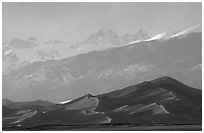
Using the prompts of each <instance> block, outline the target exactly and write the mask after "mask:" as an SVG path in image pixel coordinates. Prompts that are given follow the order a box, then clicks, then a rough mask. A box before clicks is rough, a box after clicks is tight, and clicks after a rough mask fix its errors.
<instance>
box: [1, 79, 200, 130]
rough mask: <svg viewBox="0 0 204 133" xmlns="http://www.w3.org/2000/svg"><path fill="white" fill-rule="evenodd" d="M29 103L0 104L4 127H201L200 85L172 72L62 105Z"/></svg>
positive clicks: (25, 128) (60, 128) (143, 128)
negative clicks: (191, 83) (187, 81)
mask: <svg viewBox="0 0 204 133" xmlns="http://www.w3.org/2000/svg"><path fill="white" fill-rule="evenodd" d="M3 101H5V100H3ZM6 101H8V99H7V100H6ZM41 102H43V101H41ZM24 103H26V102H24ZM28 103H30V104H24V106H22V104H20V103H19V102H17V103H16V102H9V103H8V102H4V103H3V107H2V109H3V111H2V112H3V117H2V119H3V130H158V129H160V130H162V129H163V130H171V126H173V129H174V130H201V126H199V125H201V124H202V92H201V90H198V89H195V88H192V87H189V86H186V85H185V84H183V83H181V82H179V81H177V80H175V79H173V78H170V77H160V78H157V79H154V80H150V81H144V82H141V83H139V84H134V85H132V86H129V87H126V88H123V89H118V90H115V91H112V92H109V93H105V94H100V95H91V94H86V95H84V96H81V97H79V98H76V99H74V100H72V101H69V102H67V103H64V104H54V103H52V104H50V103H49V104H48V105H45V104H44V105H41V106H39V104H36V103H39V102H36V101H34V102H28ZM31 103H32V104H31ZM43 103H46V101H44V102H43ZM10 104H13V105H15V106H16V108H15V109H14V108H12V107H14V106H10ZM185 125H187V127H185ZM148 126H155V127H154V128H148ZM156 126H160V128H158V127H156ZM146 127H147V128H146ZM161 127H163V128H162V129H161ZM157 128H158V129H157Z"/></svg>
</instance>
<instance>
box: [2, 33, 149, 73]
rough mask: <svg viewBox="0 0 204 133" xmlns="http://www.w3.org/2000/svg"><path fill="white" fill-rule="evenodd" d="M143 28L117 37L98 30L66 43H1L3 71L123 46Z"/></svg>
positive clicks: (32, 39)
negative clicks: (85, 36)
mask: <svg viewBox="0 0 204 133" xmlns="http://www.w3.org/2000/svg"><path fill="white" fill-rule="evenodd" d="M147 38H148V35H147V33H146V32H145V31H144V30H139V31H138V32H137V33H136V34H135V35H130V34H126V35H124V36H121V37H119V35H118V34H117V33H115V32H114V31H113V30H110V29H109V30H104V29H101V30H99V31H98V32H96V33H93V34H92V35H90V36H89V37H88V38H87V39H86V40H85V41H82V42H77V43H74V44H73V43H70V42H64V41H61V40H55V39H51V40H48V41H46V42H44V41H42V40H40V39H37V38H35V37H30V38H28V39H27V40H22V39H13V40H11V41H10V42H4V43H3V45H2V46H3V53H2V54H3V55H2V56H3V74H7V73H9V72H12V71H14V70H17V69H19V68H21V67H23V66H25V65H27V64H30V63H34V62H37V61H46V60H59V59H63V58H66V57H70V56H74V55H77V54H80V53H87V52H89V51H93V50H101V49H105V48H109V47H114V46H116V45H123V44H125V43H129V42H131V41H135V40H138V39H147Z"/></svg>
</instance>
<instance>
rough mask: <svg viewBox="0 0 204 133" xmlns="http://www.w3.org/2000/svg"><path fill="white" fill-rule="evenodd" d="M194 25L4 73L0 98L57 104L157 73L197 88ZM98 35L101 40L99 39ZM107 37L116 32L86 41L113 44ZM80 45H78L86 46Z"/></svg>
mask: <svg viewBox="0 0 204 133" xmlns="http://www.w3.org/2000/svg"><path fill="white" fill-rule="evenodd" d="M195 28H197V26H196V27H193V28H190V29H187V30H184V31H179V30H175V31H174V32H167V33H165V34H164V33H163V34H162V35H157V36H154V37H151V38H150V37H149V38H148V39H144V38H143V39H139V40H136V41H133V42H130V43H127V44H120V43H116V44H118V45H116V44H115V45H114V46H115V47H108V48H105V49H98V50H90V52H87V53H82V54H77V55H76V56H72V57H68V58H64V59H60V60H45V61H36V62H34V63H30V64H27V65H25V66H24V67H21V68H19V69H17V70H15V71H12V72H9V73H7V74H5V75H3V80H2V83H3V84H2V88H3V98H9V99H12V100H14V101H19V102H20V101H27V100H37V99H42V100H48V101H51V102H60V101H64V100H72V99H75V98H77V97H79V96H81V95H85V94H87V93H91V94H93V95H96V94H101V93H107V92H110V91H113V90H116V89H119V88H125V87H127V86H130V85H132V84H135V83H139V82H142V81H144V80H150V79H154V78H158V77H161V76H171V77H173V78H175V79H177V80H179V81H181V82H183V83H185V84H187V85H189V86H191V87H194V88H198V89H201V88H202V73H201V72H202V33H200V32H191V31H192V30H193V29H195ZM104 33H105V34H104ZM143 33H145V32H143V31H142V30H140V31H139V32H138V33H137V35H142V36H143ZM106 35H107V36H106ZM98 36H102V37H99V38H105V39H98V42H97V41H96V40H97V37H98ZM133 36H134V35H133ZM110 38H116V40H117V38H118V36H117V35H116V34H115V33H114V32H113V31H111V30H108V31H104V30H100V31H99V32H98V33H97V34H96V36H94V35H91V37H90V38H89V39H88V40H86V41H85V42H84V44H88V42H89V43H90V44H91V45H92V43H93V42H94V44H97V45H101V44H102V43H101V42H105V41H104V40H108V42H110V41H111V42H114V41H113V40H112V39H110ZM133 38H136V37H133ZM139 38H140V37H139ZM145 38H147V36H145ZM94 39H95V40H94ZM90 40H94V41H90ZM133 40H134V39H133ZM116 42H117V41H116ZM59 43H60V42H59ZM123 43H124V42H123ZM82 44H83V43H82ZM82 44H80V45H78V46H77V47H76V49H80V48H81V47H82V46H83V47H85V46H87V47H89V46H90V45H89V44H88V45H82ZM104 44H105V43H104ZM97 45H96V46H97ZM58 47H59V46H58ZM82 49H83V48H82ZM87 49H88V48H87ZM3 58H4V57H3Z"/></svg>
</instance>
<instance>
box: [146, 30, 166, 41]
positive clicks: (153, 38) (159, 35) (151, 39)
mask: <svg viewBox="0 0 204 133" xmlns="http://www.w3.org/2000/svg"><path fill="white" fill-rule="evenodd" d="M166 34H167V32H164V33H161V34H158V35H156V36H154V37H152V38H149V39H147V40H145V41H153V40H159V39H162V38H163V37H164V36H165V35H166Z"/></svg>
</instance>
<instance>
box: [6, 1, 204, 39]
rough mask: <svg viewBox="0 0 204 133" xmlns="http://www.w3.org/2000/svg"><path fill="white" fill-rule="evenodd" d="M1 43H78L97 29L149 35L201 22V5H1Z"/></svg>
mask: <svg viewBox="0 0 204 133" xmlns="http://www.w3.org/2000/svg"><path fill="white" fill-rule="evenodd" d="M2 18H3V41H9V40H11V39H14V38H21V39H27V38H29V37H31V36H34V37H38V38H41V39H43V40H45V41H46V40H49V39H60V40H64V41H82V40H84V39H86V38H87V37H88V36H89V35H90V34H92V33H94V32H96V31H98V30H99V29H102V28H104V29H113V30H114V31H115V32H117V33H118V34H119V35H121V34H125V33H136V32H137V31H138V30H139V29H140V28H143V29H145V30H146V31H147V33H148V34H149V35H150V36H153V35H155V34H157V33H160V32H165V31H169V30H172V29H181V30H182V29H185V28H189V27H192V26H194V25H197V24H201V23H202V3H201V2H200V3H136V2H135V3H3V15H2Z"/></svg>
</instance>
